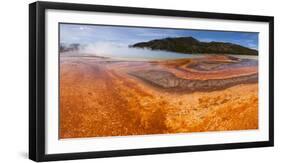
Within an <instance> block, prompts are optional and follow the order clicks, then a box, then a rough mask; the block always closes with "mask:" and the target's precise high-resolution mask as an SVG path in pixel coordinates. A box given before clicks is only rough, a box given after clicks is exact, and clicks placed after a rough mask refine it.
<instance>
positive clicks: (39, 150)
mask: <svg viewBox="0 0 281 163" xmlns="http://www.w3.org/2000/svg"><path fill="white" fill-rule="evenodd" d="M47 9H57V10H69V11H94V12H109V13H123V14H141V15H161V16H174V17H189V18H207V19H222V20H241V21H256V22H268V23H269V106H268V109H269V133H268V134H269V140H268V141H258V142H247V143H229V144H212V145H195V146H179V147H161V148H149V149H132V150H115V151H98V152H91V151H89V152H83V153H64V154H46V153H45V103H46V102H45V89H46V88H45V84H46V83H45V82H46V81H45V36H46V35H47V33H45V18H46V17H45V11H46V10H47ZM273 55H274V18H273V17H270V16H256V15H239V14H222V13H210V12H193V11H178V10H166V9H151V8H135V7H117V6H103V5H88V4H72V3H55V2H34V3H32V4H30V5H29V158H30V159H31V160H34V161H55V160H70V159H86V158H101V157H116V156H132V155H147V154H161V153H178V152H191V151H208V150H222V149H236V148H254V147H268V146H273V144H274V119H273V118H274V115H273V102H274V97H273V96H274V92H273V91H274V85H273V84H274V82H273V74H274V72H273V67H274V65H273V58H274V57H273Z"/></svg>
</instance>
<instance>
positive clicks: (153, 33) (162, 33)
mask: <svg viewBox="0 0 281 163" xmlns="http://www.w3.org/2000/svg"><path fill="white" fill-rule="evenodd" d="M188 36H191V37H194V38H196V39H198V40H200V41H204V42H210V41H218V42H230V43H235V44H239V45H242V46H246V47H249V48H252V49H258V33H249V32H223V31H206V30H188V29H160V28H141V27H121V26H101V25H80V24H79V25H76V24H60V41H61V43H66V44H70V43H80V44H97V43H98V44H102V43H106V44H112V45H115V46H120V47H123V46H128V45H131V44H134V43H137V42H143V41H150V40H153V39H161V38H166V37H188Z"/></svg>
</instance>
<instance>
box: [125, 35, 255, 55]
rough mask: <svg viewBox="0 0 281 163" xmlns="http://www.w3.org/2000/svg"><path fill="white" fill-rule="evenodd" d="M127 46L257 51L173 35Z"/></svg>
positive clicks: (189, 50) (241, 52)
mask: <svg viewBox="0 0 281 163" xmlns="http://www.w3.org/2000/svg"><path fill="white" fill-rule="evenodd" d="M129 47H133V48H148V49H151V50H165V51H172V52H178V53H188V54H239V55H258V51H257V50H254V49H250V48H248V47H244V46H241V45H237V44H233V43H226V42H214V41H213V42H201V41H199V40H197V39H195V38H193V37H175V38H164V39H157V40H151V41H148V42H139V43H136V44H133V45H130V46H129Z"/></svg>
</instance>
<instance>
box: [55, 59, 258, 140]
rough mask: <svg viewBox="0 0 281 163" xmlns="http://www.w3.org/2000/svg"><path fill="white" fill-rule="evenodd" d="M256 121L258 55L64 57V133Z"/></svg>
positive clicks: (206, 127)
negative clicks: (139, 58) (148, 58)
mask: <svg viewBox="0 0 281 163" xmlns="http://www.w3.org/2000/svg"><path fill="white" fill-rule="evenodd" d="M257 128H258V62H257V60H253V59H239V58H234V57H230V56H226V55H215V56H214V55H212V56H205V57H200V58H192V59H175V60H161V61H160V60H157V61H134V60H120V59H118V60H117V59H111V58H105V57H95V56H86V57H85V56H84V57H78V56H72V57H70V56H67V55H61V57H60V126H59V131H60V132H59V134H60V138H83V137H103V136H128V135H147V134H175V133H188V132H203V131H225V130H246V129H257Z"/></svg>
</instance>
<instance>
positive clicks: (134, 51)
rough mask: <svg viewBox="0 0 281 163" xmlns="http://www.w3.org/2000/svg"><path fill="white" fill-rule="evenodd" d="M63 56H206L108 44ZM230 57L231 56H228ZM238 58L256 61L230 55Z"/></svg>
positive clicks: (122, 58)
mask: <svg viewBox="0 0 281 163" xmlns="http://www.w3.org/2000/svg"><path fill="white" fill-rule="evenodd" d="M64 54H65V55H72V56H73V55H75V56H98V57H106V58H111V59H121V60H169V59H183V58H198V57H204V56H206V55H208V54H186V53H177V52H169V51H163V50H150V49H147V48H132V47H128V46H114V45H109V44H99V45H96V44H94V45H88V46H85V47H83V48H81V49H80V50H79V51H78V52H76V51H75V52H67V53H64ZM230 55H231V54H230ZM231 56H234V57H238V58H248V59H256V58H257V56H247V55H231Z"/></svg>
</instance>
